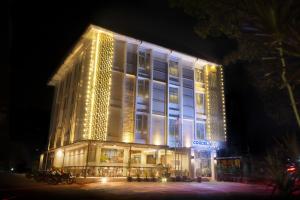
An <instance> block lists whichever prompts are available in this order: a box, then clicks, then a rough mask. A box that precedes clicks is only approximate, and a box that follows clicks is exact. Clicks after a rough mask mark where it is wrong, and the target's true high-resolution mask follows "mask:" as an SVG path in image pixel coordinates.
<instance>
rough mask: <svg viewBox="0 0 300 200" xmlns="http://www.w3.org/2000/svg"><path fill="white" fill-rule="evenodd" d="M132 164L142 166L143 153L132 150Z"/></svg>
mask: <svg viewBox="0 0 300 200" xmlns="http://www.w3.org/2000/svg"><path fill="white" fill-rule="evenodd" d="M131 164H141V151H138V150H131Z"/></svg>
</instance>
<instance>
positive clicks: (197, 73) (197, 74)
mask: <svg viewBox="0 0 300 200" xmlns="http://www.w3.org/2000/svg"><path fill="white" fill-rule="evenodd" d="M195 79H196V82H201V83H203V82H204V73H203V70H202V69H195Z"/></svg>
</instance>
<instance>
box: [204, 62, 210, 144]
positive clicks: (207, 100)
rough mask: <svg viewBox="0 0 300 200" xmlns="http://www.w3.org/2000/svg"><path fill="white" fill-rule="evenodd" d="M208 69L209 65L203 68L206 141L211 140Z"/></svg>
mask: <svg viewBox="0 0 300 200" xmlns="http://www.w3.org/2000/svg"><path fill="white" fill-rule="evenodd" d="M209 69H210V65H206V66H205V91H206V92H205V93H206V95H205V97H206V108H207V109H206V110H207V120H206V122H207V123H206V124H207V135H208V140H211V124H210V123H211V112H210V95H209Z"/></svg>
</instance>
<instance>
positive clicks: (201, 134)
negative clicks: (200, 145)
mask: <svg viewBox="0 0 300 200" xmlns="http://www.w3.org/2000/svg"><path fill="white" fill-rule="evenodd" d="M196 139H197V140H204V139H205V122H197V123H196Z"/></svg>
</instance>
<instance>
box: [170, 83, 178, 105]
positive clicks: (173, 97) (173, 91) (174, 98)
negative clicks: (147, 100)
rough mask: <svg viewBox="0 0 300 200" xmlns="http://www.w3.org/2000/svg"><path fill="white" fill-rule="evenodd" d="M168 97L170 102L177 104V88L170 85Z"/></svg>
mask: <svg viewBox="0 0 300 200" xmlns="http://www.w3.org/2000/svg"><path fill="white" fill-rule="evenodd" d="M169 96H170V97H169V98H170V100H169V101H170V103H175V104H178V103H179V101H178V88H173V87H170V88H169Z"/></svg>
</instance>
